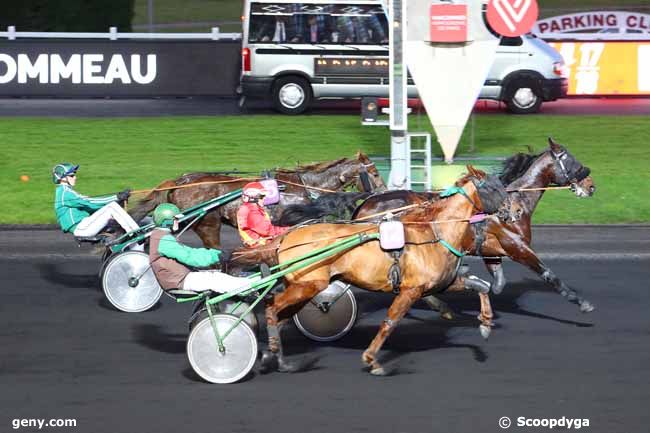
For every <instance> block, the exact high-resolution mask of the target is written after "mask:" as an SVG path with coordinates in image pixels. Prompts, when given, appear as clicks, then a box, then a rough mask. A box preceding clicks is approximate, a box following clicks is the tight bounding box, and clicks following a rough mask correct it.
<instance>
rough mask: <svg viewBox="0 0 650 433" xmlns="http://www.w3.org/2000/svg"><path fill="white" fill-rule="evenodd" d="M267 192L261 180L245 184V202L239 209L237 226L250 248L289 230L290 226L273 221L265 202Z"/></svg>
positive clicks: (244, 241)
mask: <svg viewBox="0 0 650 433" xmlns="http://www.w3.org/2000/svg"><path fill="white" fill-rule="evenodd" d="M266 194H267V192H266V189H265V188H264V185H262V184H261V183H260V182H251V183H249V184H246V185H245V186H244V190H243V193H242V200H243V201H244V203H243V204H242V205H241V206H240V207H239V209H238V210H237V226H238V228H239V236H241V239H242V242H243V243H244V245H246V246H247V247H249V248H255V247H259V246H261V245H265V244H266V243H267V242H269V241H270V240H272V239H273V238H274V237H276V236H279V235H281V234H283V233H286V232H287V230H289V227H278V226H274V225H273V223H272V222H271V217H269V214H268V213H267V212H266V209H264V204H263V200H264V196H265V195H266Z"/></svg>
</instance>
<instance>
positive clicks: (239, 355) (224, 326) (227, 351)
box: [187, 314, 257, 383]
mask: <svg viewBox="0 0 650 433" xmlns="http://www.w3.org/2000/svg"><path fill="white" fill-rule="evenodd" d="M212 317H213V318H214V324H215V326H216V328H217V330H218V333H219V335H221V336H223V335H225V334H226V332H228V330H230V328H231V327H232V326H233V325H234V324H235V323H237V320H238V319H237V317H235V316H231V315H230V314H215V315H213V316H212ZM223 349H224V350H223V351H220V350H219V345H218V344H217V339H216V336H215V334H214V330H213V328H212V323H210V317H205V318H204V319H203V320H201V321H200V322H198V323H197V324H196V326H194V328H192V331H191V332H190V336H189V338H188V339H187V357H188V359H189V361H190V364H191V365H192V369H193V370H194V371H195V372H196V374H198V375H199V376H201V378H203V379H204V380H206V381H208V382H211V383H234V382H237V381H238V380H241V379H242V378H243V377H245V376H246V375H247V374H248V373H249V372H250V371H251V369H252V368H253V365H254V364H255V360H256V359H257V338H256V337H255V334H254V333H253V330H252V329H251V327H250V326H248V324H247V323H246V322H240V323H239V325H237V326H236V327H235V328H234V329H233V330H232V331H231V332H230V333H229V334H228V335H227V336H226V338H225V339H224V341H223Z"/></svg>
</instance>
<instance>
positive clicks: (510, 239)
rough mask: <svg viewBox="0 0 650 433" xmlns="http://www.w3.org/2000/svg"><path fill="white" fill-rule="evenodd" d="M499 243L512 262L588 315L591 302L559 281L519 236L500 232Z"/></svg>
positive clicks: (591, 306) (592, 307) (592, 308)
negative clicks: (520, 265)
mask: <svg viewBox="0 0 650 433" xmlns="http://www.w3.org/2000/svg"><path fill="white" fill-rule="evenodd" d="M498 239H499V242H500V243H501V246H502V247H503V249H504V251H505V252H506V253H507V254H508V256H509V257H510V258H512V260H514V261H515V262H517V263H521V264H522V265H524V266H527V267H528V268H529V269H531V270H532V271H533V272H535V273H537V274H538V275H539V276H540V277H541V278H542V280H544V281H545V282H547V283H548V284H550V285H551V286H553V288H554V289H555V291H556V292H558V293H559V294H560V295H562V296H563V297H564V298H566V300H567V301H569V302H572V303H574V304H577V305H578V306H579V307H580V311H582V312H583V313H590V312H592V311H594V309H595V307H594V306H593V304H592V303H591V302H589V301H588V300H586V299H584V298H583V297H581V296H580V295H579V294H578V293H577V292H576V291H575V290H573V289H571V288H569V286H567V285H566V284H565V283H564V281H562V280H560V279H559V278H558V277H557V276H556V275H555V273H553V271H552V270H551V268H549V267H548V266H547V265H546V264H545V263H544V262H542V261H541V260H540V258H539V257H537V254H535V251H533V250H532V248H531V247H530V246H529V245H528V244H527V243H526V242H524V241H523V239H521V237H520V236H518V235H516V234H514V233H511V232H505V231H502V232H501V233H500V234H499V235H498Z"/></svg>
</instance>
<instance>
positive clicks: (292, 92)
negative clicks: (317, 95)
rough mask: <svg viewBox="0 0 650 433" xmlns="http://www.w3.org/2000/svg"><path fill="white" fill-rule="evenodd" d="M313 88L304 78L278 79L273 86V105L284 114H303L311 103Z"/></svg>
mask: <svg viewBox="0 0 650 433" xmlns="http://www.w3.org/2000/svg"><path fill="white" fill-rule="evenodd" d="M311 98H312V95H311V86H310V85H309V82H308V81H307V80H305V79H304V78H302V77H295V76H290V77H282V78H278V79H277V80H276V81H275V84H274V85H273V104H274V105H275V109H276V110H278V111H279V112H280V113H284V114H301V113H303V112H304V111H305V110H306V109H307V108H308V107H309V104H310V103H311Z"/></svg>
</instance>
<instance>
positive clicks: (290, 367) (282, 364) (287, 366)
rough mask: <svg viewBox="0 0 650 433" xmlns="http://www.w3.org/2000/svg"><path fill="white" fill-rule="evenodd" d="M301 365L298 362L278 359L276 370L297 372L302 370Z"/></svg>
mask: <svg viewBox="0 0 650 433" xmlns="http://www.w3.org/2000/svg"><path fill="white" fill-rule="evenodd" d="M302 368H303V366H302V364H301V363H300V362H289V361H285V360H283V359H280V360H279V361H278V371H279V372H280V373H297V372H299V371H300V370H302Z"/></svg>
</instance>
